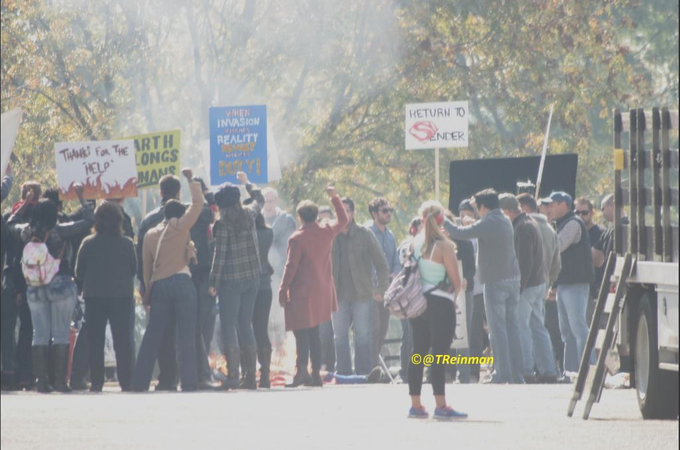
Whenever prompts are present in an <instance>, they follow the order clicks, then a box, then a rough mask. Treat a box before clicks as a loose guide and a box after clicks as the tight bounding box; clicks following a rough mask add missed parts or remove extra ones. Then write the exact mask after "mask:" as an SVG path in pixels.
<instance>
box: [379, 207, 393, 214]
mask: <svg viewBox="0 0 680 450" xmlns="http://www.w3.org/2000/svg"><path fill="white" fill-rule="evenodd" d="M380 211H381V212H382V213H383V214H392V213H393V212H394V209H393V208H383V209H381V210H380Z"/></svg>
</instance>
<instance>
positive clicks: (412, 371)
mask: <svg viewBox="0 0 680 450" xmlns="http://www.w3.org/2000/svg"><path fill="white" fill-rule="evenodd" d="M425 298H426V299H427V310H426V311H425V313H424V314H423V315H422V316H420V317H417V318H415V319H411V320H410V322H411V330H412V331H413V354H417V355H420V356H421V357H422V358H424V357H425V355H428V354H430V349H432V353H431V354H432V355H433V356H434V357H435V361H434V362H433V363H432V365H431V366H430V370H431V378H432V390H433V391H434V395H444V394H445V385H446V365H445V364H436V357H437V355H448V354H449V350H450V348H451V344H452V343H453V338H454V336H455V332H456V310H455V307H454V304H453V302H452V301H451V300H449V299H446V298H441V297H437V296H434V295H429V294H428V295H425ZM423 369H424V366H423V364H417V365H416V364H413V362H411V363H410V364H409V368H408V387H409V395H414V396H420V395H421V391H422V388H423Z"/></svg>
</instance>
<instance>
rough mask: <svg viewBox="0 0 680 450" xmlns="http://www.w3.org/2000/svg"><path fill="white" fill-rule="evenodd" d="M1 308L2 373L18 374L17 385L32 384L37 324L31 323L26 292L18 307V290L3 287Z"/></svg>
mask: <svg viewBox="0 0 680 450" xmlns="http://www.w3.org/2000/svg"><path fill="white" fill-rule="evenodd" d="M6 281H7V280H6ZM0 305H1V306H0V308H1V314H0V324H1V325H0V340H1V347H2V372H3V373H4V374H14V377H15V380H16V381H17V382H22V383H31V384H32V381H33V360H32V358H33V357H32V350H31V345H32V342H33V321H32V320H31V311H30V310H29V309H28V301H27V300H26V292H24V293H23V295H22V301H21V304H20V305H17V294H16V291H15V290H14V289H13V288H11V287H7V288H3V293H2V301H1V303H0ZM17 319H18V320H19V321H20V326H19V339H18V341H17V340H16V336H15V331H16V326H17Z"/></svg>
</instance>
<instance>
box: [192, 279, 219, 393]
mask: <svg viewBox="0 0 680 450" xmlns="http://www.w3.org/2000/svg"><path fill="white" fill-rule="evenodd" d="M191 278H192V280H193V282H194V287H195V289H196V295H197V299H198V301H197V314H196V317H197V323H196V358H197V365H198V379H199V381H201V382H205V381H210V378H211V372H210V363H209V361H208V353H209V351H210V344H211V343H212V334H210V335H208V334H207V331H210V332H211V333H212V331H214V329H215V316H214V314H213V312H214V310H215V297H212V296H211V295H210V294H209V293H208V289H209V288H210V286H208V285H209V284H210V273H209V272H206V271H201V270H198V269H196V270H193V271H192V277H191ZM211 321H212V324H211ZM211 330H212V331H211Z"/></svg>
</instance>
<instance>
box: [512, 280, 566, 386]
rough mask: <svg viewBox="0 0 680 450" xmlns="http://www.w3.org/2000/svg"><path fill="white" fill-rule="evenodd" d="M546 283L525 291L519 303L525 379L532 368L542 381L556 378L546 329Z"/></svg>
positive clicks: (550, 343) (553, 357)
mask: <svg viewBox="0 0 680 450" xmlns="http://www.w3.org/2000/svg"><path fill="white" fill-rule="evenodd" d="M546 292H547V288H546V285H545V283H543V284H540V285H538V286H532V287H528V288H526V289H525V290H524V292H522V294H521V296H520V300H519V320H520V339H521V342H522V355H523V356H524V376H525V377H533V376H534V375H536V374H535V371H534V369H535V367H538V375H540V376H542V377H553V376H554V377H556V376H557V366H556V364H555V354H554V352H553V347H552V342H551V341H550V333H548V329H547V328H546V327H545V295H546Z"/></svg>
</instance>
